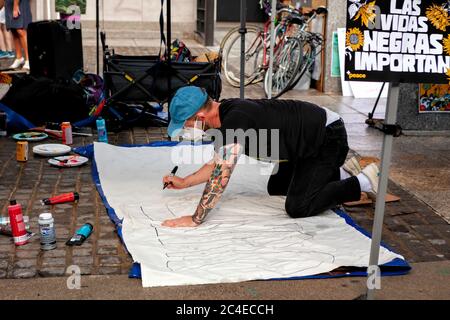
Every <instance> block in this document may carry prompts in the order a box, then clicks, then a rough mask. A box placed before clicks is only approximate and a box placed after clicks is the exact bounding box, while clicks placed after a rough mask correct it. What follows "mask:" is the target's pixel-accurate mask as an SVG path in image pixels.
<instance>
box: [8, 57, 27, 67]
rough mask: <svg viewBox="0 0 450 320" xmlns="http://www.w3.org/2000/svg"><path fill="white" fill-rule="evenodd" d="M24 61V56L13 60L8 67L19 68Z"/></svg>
mask: <svg viewBox="0 0 450 320" xmlns="http://www.w3.org/2000/svg"><path fill="white" fill-rule="evenodd" d="M24 63H25V59H24V58H20V59H16V60H14V62H13V64H12V65H11V66H10V67H9V68H10V69H19V68H20V67H22V65H23V64H24Z"/></svg>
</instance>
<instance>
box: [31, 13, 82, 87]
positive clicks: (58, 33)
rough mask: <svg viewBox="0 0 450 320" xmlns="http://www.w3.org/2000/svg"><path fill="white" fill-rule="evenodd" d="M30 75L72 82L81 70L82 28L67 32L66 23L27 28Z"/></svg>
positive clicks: (57, 22) (40, 22)
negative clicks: (76, 73)
mask: <svg viewBox="0 0 450 320" xmlns="http://www.w3.org/2000/svg"><path fill="white" fill-rule="evenodd" d="M28 52H29V55H30V73H31V75H33V76H35V77H40V76H44V77H47V78H51V79H65V80H69V79H72V76H73V74H74V72H75V71H77V70H80V69H83V44H82V36H81V28H79V29H77V28H75V29H69V28H68V27H67V22H66V21H57V20H52V21H39V22H33V23H31V24H30V25H29V26H28Z"/></svg>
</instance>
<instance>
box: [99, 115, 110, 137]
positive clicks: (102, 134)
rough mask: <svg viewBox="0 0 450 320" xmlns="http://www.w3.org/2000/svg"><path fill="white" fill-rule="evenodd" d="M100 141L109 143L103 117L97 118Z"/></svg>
mask: <svg viewBox="0 0 450 320" xmlns="http://www.w3.org/2000/svg"><path fill="white" fill-rule="evenodd" d="M97 132H98V142H105V143H108V133H107V132H106V122H105V119H103V118H101V117H100V118H98V119H97Z"/></svg>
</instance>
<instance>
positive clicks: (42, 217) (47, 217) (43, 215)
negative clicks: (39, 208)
mask: <svg viewBox="0 0 450 320" xmlns="http://www.w3.org/2000/svg"><path fill="white" fill-rule="evenodd" d="M39 219H40V220H51V219H53V216H52V214H51V213H48V212H45V213H41V214H40V215H39Z"/></svg>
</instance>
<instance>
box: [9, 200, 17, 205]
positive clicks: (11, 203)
mask: <svg viewBox="0 0 450 320" xmlns="http://www.w3.org/2000/svg"><path fill="white" fill-rule="evenodd" d="M9 204H10V205H12V206H15V205H16V204H17V201H16V200H11V201H10V202H9Z"/></svg>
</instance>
